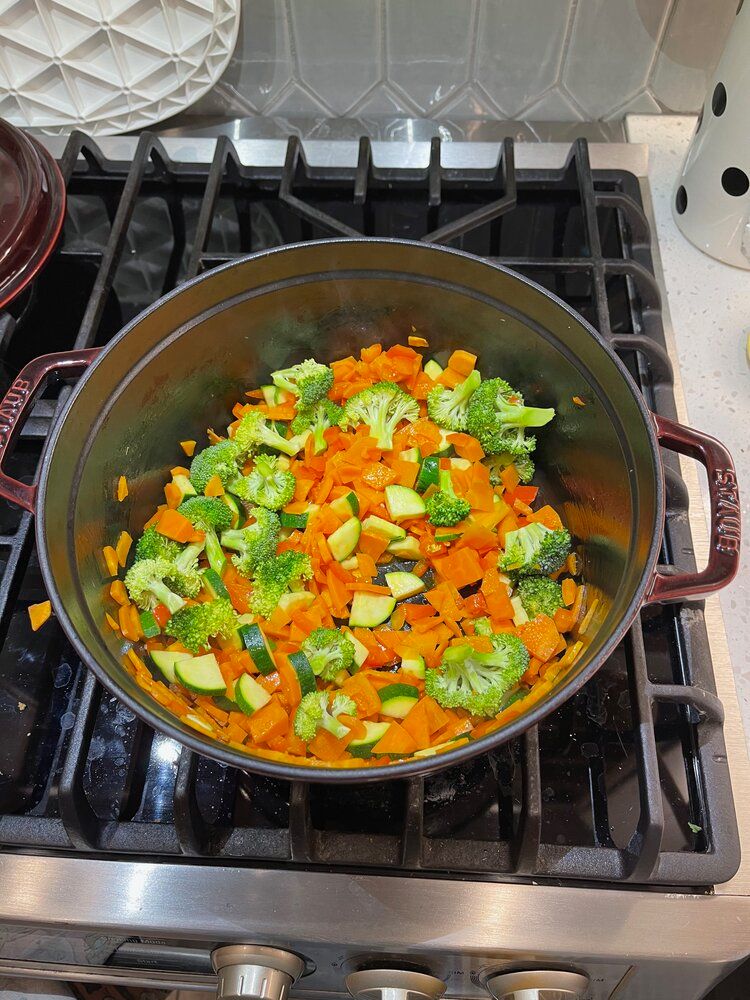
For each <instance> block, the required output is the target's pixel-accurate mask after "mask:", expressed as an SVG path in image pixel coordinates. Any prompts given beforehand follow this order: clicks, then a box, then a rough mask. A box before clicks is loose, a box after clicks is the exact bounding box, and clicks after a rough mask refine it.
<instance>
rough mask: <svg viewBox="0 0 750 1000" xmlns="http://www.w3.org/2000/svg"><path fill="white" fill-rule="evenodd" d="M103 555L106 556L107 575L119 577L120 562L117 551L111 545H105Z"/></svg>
mask: <svg viewBox="0 0 750 1000" xmlns="http://www.w3.org/2000/svg"><path fill="white" fill-rule="evenodd" d="M102 555H103V556H104V565H105V566H106V567H107V575H108V576H117V571H118V567H119V561H118V559H117V553H116V552H115V550H114V549H113V548H112V546H111V545H105V546H104V548H103V549H102Z"/></svg>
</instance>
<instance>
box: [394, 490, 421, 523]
mask: <svg viewBox="0 0 750 1000" xmlns="http://www.w3.org/2000/svg"><path fill="white" fill-rule="evenodd" d="M385 505H386V507H387V509H388V515H389V516H390V517H391V518H392V519H393V520H394V521H406V520H407V519H408V518H410V517H424V514H425V510H426V507H425V502H424V500H423V499H422V497H421V496H420V495H419V494H418V493H417V491H416V490H412V489H410V487H408V486H399V485H398V484H397V483H391V484H390V485H388V486H386V488H385Z"/></svg>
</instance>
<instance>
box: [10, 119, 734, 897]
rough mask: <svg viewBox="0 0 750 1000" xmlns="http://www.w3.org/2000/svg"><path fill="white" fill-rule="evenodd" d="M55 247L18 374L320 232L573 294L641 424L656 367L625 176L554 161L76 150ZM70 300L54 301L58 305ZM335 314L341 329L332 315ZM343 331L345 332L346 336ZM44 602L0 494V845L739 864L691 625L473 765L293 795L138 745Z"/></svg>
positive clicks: (502, 862)
mask: <svg viewBox="0 0 750 1000" xmlns="http://www.w3.org/2000/svg"><path fill="white" fill-rule="evenodd" d="M61 169H62V172H63V175H64V177H65V181H66V185H67V192H68V214H67V217H66V222H65V230H64V238H63V240H62V241H61V243H60V244H59V245H58V247H57V249H56V251H55V252H54V254H53V255H52V256H51V257H50V259H49V261H48V263H47V266H46V268H45V269H44V271H43V272H42V273H41V274H40V276H39V277H38V278H37V279H36V281H35V283H34V286H33V288H32V289H30V290H29V291H28V292H27V293H26V294H25V295H24V296H22V297H20V298H19V299H18V300H16V302H15V303H14V304H13V307H12V309H13V311H12V312H7V313H0V358H1V359H2V363H3V375H4V378H5V379H6V380H9V379H11V378H12V377H13V376H14V375H15V373H16V372H17V371H18V370H19V368H20V367H21V366H22V365H23V364H24V363H25V362H26V361H28V360H29V359H30V358H32V357H33V356H35V355H37V354H41V353H45V352H47V351H56V350H70V349H71V348H73V347H76V348H81V347H89V346H92V345H94V344H105V343H107V341H109V340H110V339H111V338H112V337H113V336H114V335H115V334H116V333H117V332H118V331H119V329H120V327H121V326H122V324H123V323H125V322H127V321H128V320H129V319H130V318H131V317H133V316H135V315H136V314H137V313H138V312H139V311H140V310H141V309H143V308H144V307H146V306H148V305H150V304H151V303H152V302H153V301H154V300H155V299H156V298H158V297H159V296H160V295H162V294H163V293H165V292H167V291H169V290H170V289H171V288H173V287H174V286H175V285H177V284H179V283H180V282H181V281H183V280H185V279H186V278H189V277H192V276H193V275H195V274H197V273H198V272H200V271H201V270H204V269H206V268H210V267H213V266H215V265H217V264H220V263H224V262H225V261H230V260H233V259H235V258H236V257H238V256H241V255H243V254H246V253H249V252H251V251H254V250H259V249H264V248H267V247H270V246H277V245H282V244H285V243H290V242H295V241H304V240H310V239H316V238H320V237H324V236H330V235H332V234H333V235H338V236H353V235H359V234H364V235H367V236H397V237H407V238H412V239H423V240H432V241H435V242H440V243H445V244H448V245H451V246H455V247H458V248H460V249H463V250H467V251H470V252H472V253H475V254H478V255H480V256H482V257H485V258H488V259H490V260H493V261H499V262H502V263H503V264H506V265H508V266H510V267H513V268H515V269H517V270H518V271H520V272H522V273H523V274H526V275H528V276H529V277H530V278H533V279H534V280H535V281H537V282H539V283H541V284H542V285H544V286H545V287H546V288H549V289H550V290H551V291H553V292H555V293H556V294H557V295H559V296H561V297H562V298H563V299H565V300H566V301H567V302H568V303H569V304H570V305H571V306H573V307H574V308H575V309H577V310H578V311H579V312H581V313H582V314H583V315H584V316H585V317H586V319H588V320H589V321H590V322H592V323H593V324H594V325H595V326H596V327H597V329H598V330H600V332H601V333H602V335H603V336H604V337H605V338H606V339H607V340H608V341H609V342H610V343H611V344H612V346H613V347H614V348H615V349H616V350H617V351H618V352H619V354H620V356H621V357H622V359H623V361H624V363H625V364H626V365H627V367H628V369H629V370H630V372H631V374H632V375H633V376H634V378H635V379H636V381H637V382H638V383H639V384H640V386H641V387H642V389H643V392H644V395H645V397H646V400H647V402H648V404H649V406H651V407H652V408H653V409H654V410H656V411H657V412H659V413H661V414H664V415H665V416H667V417H674V416H675V404H674V396H673V392H672V373H671V367H670V364H669V360H668V357H667V354H666V349H665V342H664V331H663V328H662V324H661V318H660V312H659V293H658V288H657V284H656V281H655V279H654V276H653V273H652V263H651V256H650V251H649V242H650V235H649V232H648V225H647V222H646V219H645V216H644V214H643V211H642V208H641V202H640V191H639V187H638V182H637V179H636V178H635V177H633V176H632V175H630V174H627V173H624V172H621V171H603V170H598V171H592V170H591V169H590V167H589V161H588V149H587V146H586V143H585V142H584V141H582V140H581V141H578V142H577V143H575V145H574V146H573V148H572V150H571V155H570V157H569V160H568V162H567V164H566V166H565V168H564V169H562V170H559V171H551V170H517V169H516V168H515V165H514V158H513V144H512V142H511V141H509V140H506V141H505V143H504V146H503V148H502V150H501V155H500V156H499V158H498V161H497V164H496V167H495V169H493V170H484V169H482V170H479V169H465V170H460V171H458V170H447V169H444V168H443V167H441V163H440V142H439V140H434V141H433V143H432V146H431V156H430V162H429V166H428V167H427V168H426V169H423V170H422V169H412V168H388V169H381V168H378V167H375V166H374V165H373V163H372V156H371V149H370V144H369V141H368V140H367V139H363V140H362V141H361V143H360V146H359V159H358V163H357V166H356V167H355V168H351V169H348V168H326V169H320V168H316V169H314V170H312V169H310V168H309V167H308V165H307V163H306V161H305V157H304V153H303V149H302V146H301V145H300V143H299V141H298V140H297V139H295V138H292V139H290V140H289V143H288V146H287V155H286V161H285V164H284V166H283V168H281V167H280V168H271V167H262V168H261V167H252V166H251V167H247V166H244V165H242V164H240V163H239V160H238V158H237V155H236V152H235V150H234V148H233V146H232V144H231V142H230V141H229V140H228V139H226V138H222V139H220V140H219V141H218V143H217V146H216V152H215V156H214V159H213V162H212V164H211V165H210V166H208V165H206V166H202V165H196V164H188V163H177V162H172V161H171V160H170V159H169V158H168V156H167V155H166V153H165V151H164V150H163V148H162V146H161V145H160V144H159V142H158V140H156V139H155V138H154V137H153V136H149V135H143V136H142V137H141V138H140V140H139V144H138V148H137V152H136V154H135V157H134V159H133V161H132V163H124V164H123V163H121V162H117V163H116V162H111V161H109V160H107V159H106V158H105V157H104V156H103V155H102V153H101V152H100V150H99V149H98V147H97V145H96V143H95V142H94V141H93V140H92V139H90V138H88V137H87V136H85V135H83V134H82V133H75V134H74V135H73V136H72V137H71V139H70V141H69V142H68V145H67V148H66V150H65V153H64V155H63V157H62V160H61ZM61 304H63V307H62V308H61ZM332 321H333V320H332ZM341 333H342V336H345V334H346V331H343V330H342V331H341ZM68 391H69V390H67V389H64V388H63V389H56V390H54V389H53V390H50V391H49V392H48V393H47V395H46V396H45V397H44V398H42V399H41V400H40V401H39V403H38V404H37V405H36V407H35V409H34V413H33V415H32V418H31V419H30V420H29V421H28V423H27V424H26V427H25V429H24V432H23V435H22V438H21V440H20V442H19V446H18V448H17V450H16V454H15V456H14V458H13V462H12V463H11V468H10V470H9V471H10V472H11V474H12V475H15V476H17V477H18V478H21V479H24V478H25V479H26V481H29V480H30V479H31V478H32V477H33V475H34V471H35V468H36V465H37V462H38V459H39V455H40V452H41V448H42V445H43V443H44V440H45V438H46V435H47V434H48V432H49V428H50V424H51V421H52V420H53V419H54V417H55V414H56V413H57V412H58V410H59V407H60V405H61V403H62V402H63V401H64V399H65V397H66V394H67V392H68ZM666 464H667V493H668V509H669V512H668V518H667V534H666V540H665V545H664V551H663V553H662V561H663V562H664V563H667V564H671V563H673V562H674V561H677V557H678V559H679V564H680V568H681V569H683V570H684V569H688V568H692V565H693V556H692V542H691V537H690V531H689V526H688V522H687V518H686V517H685V512H686V510H687V494H686V489H685V485H684V483H683V482H682V480H681V479H680V478H679V467H678V465H677V463H676V460H675V459H674V457H669V456H668V457H667V458H666ZM43 597H44V592H43V587H42V581H41V576H40V573H39V566H38V562H37V558H36V552H35V549H34V545H33V537H32V533H31V518H30V516H29V515H28V514H25V513H21V512H20V511H18V510H16V509H14V508H11V507H10V506H9V505H8V504H7V503H6V502H5V501H0V713H1V715H2V723H3V725H2V727H0V842H1V843H2V844H4V845H6V846H8V847H14V848H18V849H21V850H23V849H31V850H33V851H35V852H39V851H42V852H44V851H48V852H52V851H58V850H61V851H70V850H75V851H79V852H85V853H86V854H87V855H91V854H106V855H108V856H110V857H113V856H115V855H126V854H131V855H138V856H139V857H141V858H144V857H172V858H175V857H181V856H182V857H184V856H188V857H190V856H193V857H196V856H197V857H200V858H201V859H202V860H203V861H204V862H205V863H209V864H210V863H212V862H215V863H217V864H222V865H226V864H264V865H267V864H269V863H273V862H279V863H284V864H285V865H292V866H301V867H306V868H310V867H315V866H320V865H325V866H327V867H331V866H334V867H339V868H355V869H358V870H370V871H375V870H379V871H384V872H387V873H395V872H407V873H415V872H423V873H424V872H440V873H452V874H453V875H454V876H456V875H457V876H461V875H471V876H472V877H473V878H477V877H482V876H486V877H488V878H509V879H519V878H532V877H533V878H534V879H535V880H544V879H553V880H555V881H560V880H588V881H600V882H603V883H605V884H606V883H610V882H612V881H617V882H618V883H621V882H631V883H637V884H649V885H653V886H693V887H700V886H709V885H711V884H713V883H716V882H721V881H724V880H726V879H728V878H729V877H730V876H731V875H732V874H734V872H735V870H736V868H737V865H738V862H739V847H738V839H737V833H736V829H735V826H734V821H733V817H734V811H733V803H732V797H731V789H730V783H729V773H728V769H727V765H726V762H725V750H724V743H723V737H722V731H721V722H722V716H721V707H720V705H719V703H718V701H717V700H716V697H715V694H714V692H715V687H714V682H713V673H712V664H711V655H710V650H709V647H708V641H707V637H706V630H705V624H704V620H703V613H702V607H701V605H699V604H684V605H681V606H676V607H664V608H659V607H650V608H647V609H645V610H644V611H643V612H642V613H641V615H640V617H639V618H638V619H637V620H636V622H635V624H634V625H633V627H632V628H631V630H630V632H629V633H628V636H627V637H626V639H625V640H624V641H623V642H622V643H621V644H620V646H619V647H618V648H617V650H616V651H615V653H614V654H613V655H612V657H611V658H610V660H609V661H608V662H607V664H606V665H605V666H604V667H603V668H602V670H601V671H600V672H599V674H598V675H597V676H596V677H595V678H594V679H593V680H592V681H591V683H590V684H588V685H587V686H586V688H584V689H583V690H582V691H581V692H579V693H578V694H577V695H576V696H575V697H573V698H572V699H570V700H569V701H568V702H567V703H566V704H565V705H564V706H563V707H562V708H561V709H560V710H559V711H558V712H557V713H556V714H555V715H553V716H552V717H551V718H549V719H548V720H546V721H545V722H544V723H543V724H541V725H540V726H539V727H538V729H533V730H531V731H529V732H527V733H526V734H525V735H524V737H523V738H522V739H520V740H518V741H516V742H515V743H513V744H510V745H506V746H504V747H501V748H500V749H498V750H496V751H493V752H492V753H490V754H487V755H486V756H484V757H482V758H478V759H475V760H472V761H470V762H469V763H468V764H465V765H461V766H459V767H454V768H451V769H450V770H447V771H444V772H441V773H439V774H436V775H433V776H430V777H428V778H425V779H424V780H420V779H416V780H411V781H408V782H406V781H401V780H399V781H394V780H391V781H384V782H383V783H382V784H381V785H378V786H369V785H368V786H367V787H363V788H357V787H325V786H317V785H316V786H308V785H306V784H305V783H303V782H296V783H293V784H291V785H290V784H287V783H285V782H281V781H274V780H272V779H268V778H263V777H260V776H257V775H252V774H249V773H244V772H238V771H235V770H232V769H231V768H227V767H224V766H223V765H221V764H219V763H217V762H215V761H211V760H207V759H203V758H198V757H197V756H195V755H194V754H192V753H191V752H189V751H187V750H185V749H183V748H182V747H180V746H179V744H177V743H175V742H174V741H173V740H171V739H169V738H167V737H165V736H162V735H161V734H158V733H154V732H152V731H151V730H150V729H149V728H148V727H147V726H145V725H144V724H143V723H142V722H140V721H139V720H138V719H136V718H134V717H133V716H132V714H131V713H130V712H129V711H127V709H125V708H124V706H122V705H120V704H119V703H118V702H117V700H116V699H115V698H113V697H112V696H110V695H109V694H108V693H107V692H105V691H103V690H102V689H101V688H100V687H99V686H98V685H97V683H96V682H95V681H94V680H93V678H92V677H91V676H90V675H88V674H86V672H85V671H84V669H83V667H82V666H81V664H80V662H79V661H78V659H77V657H76V656H75V654H74V653H73V650H72V649H71V647H70V645H69V644H68V642H67V640H66V639H65V637H64V635H63V634H62V632H61V630H60V629H59V627H58V626H57V625H56V623H55V622H54V621H50V622H48V623H47V625H46V626H45V627H44V628H43V629H42V630H40V631H39V632H38V633H32V632H31V631H30V627H29V622H28V616H27V613H26V609H27V607H28V605H29V604H30V603H33V602H36V601H39V600H42V599H43Z"/></svg>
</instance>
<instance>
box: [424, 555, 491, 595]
mask: <svg viewBox="0 0 750 1000" xmlns="http://www.w3.org/2000/svg"><path fill="white" fill-rule="evenodd" d="M433 564H434V566H435V568H436V569H437V571H438V573H440V575H441V576H442V577H443V579H445V580H450V582H451V583H452V584H453V585H454V586H456V587H468V585H469V584H470V583H476V582H477V581H478V580H481V579H482V564H481V563H480V561H479V557H478V556H477V554H476V552H475V551H474V549H469V548H466V549H456V551H455V552H451V553H450V555H447V556H444V557H443V558H442V559H433Z"/></svg>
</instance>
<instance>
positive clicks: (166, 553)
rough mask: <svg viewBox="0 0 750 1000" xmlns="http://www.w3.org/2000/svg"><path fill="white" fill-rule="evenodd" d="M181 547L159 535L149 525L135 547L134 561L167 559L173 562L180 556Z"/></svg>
mask: <svg viewBox="0 0 750 1000" xmlns="http://www.w3.org/2000/svg"><path fill="white" fill-rule="evenodd" d="M181 551H182V546H181V545H180V544H179V542H173V541H172V539H171V538H167V537H166V536H165V535H162V534H160V533H159V532H158V531H157V530H156V528H155V527H154V526H153V524H152V525H151V527H150V528H146V530H145V531H144V532H143V534H142V535H141V537H140V538H139V539H138V541H137V543H136V546H135V561H136V562H139V561H140V560H141V559H169V561H170V562H173V561H174V560H175V559H177V557H178V556H179V555H180V552H181Z"/></svg>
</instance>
